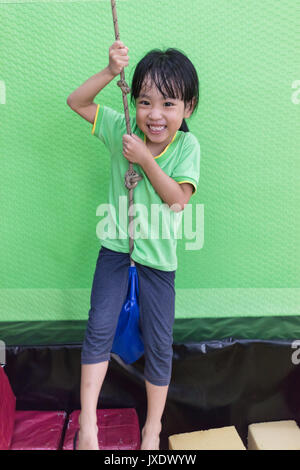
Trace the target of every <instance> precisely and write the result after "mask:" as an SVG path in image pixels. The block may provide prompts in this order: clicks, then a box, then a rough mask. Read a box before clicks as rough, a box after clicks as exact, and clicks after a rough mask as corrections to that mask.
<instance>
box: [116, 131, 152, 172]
mask: <svg viewBox="0 0 300 470" xmlns="http://www.w3.org/2000/svg"><path fill="white" fill-rule="evenodd" d="M123 155H124V157H125V158H127V160H128V161H129V162H131V163H138V164H139V165H141V166H143V164H144V162H145V161H146V160H147V159H148V158H150V157H152V155H151V153H150V150H149V149H148V148H147V146H146V145H145V143H144V142H143V141H142V139H140V138H139V137H138V136H137V135H135V134H132V135H129V134H124V135H123Z"/></svg>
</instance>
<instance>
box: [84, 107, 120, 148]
mask: <svg viewBox="0 0 300 470" xmlns="http://www.w3.org/2000/svg"><path fill="white" fill-rule="evenodd" d="M125 133H126V122H125V116H124V114H121V113H118V112H117V111H115V110H114V109H112V108H109V107H108V106H104V105H103V104H98V105H97V110H96V114H95V120H94V125H93V129H92V135H94V136H95V137H98V139H100V140H101V142H103V143H104V144H105V146H106V147H107V148H108V149H109V150H110V151H111V152H113V151H114V148H115V146H116V145H120V142H119V139H121V141H122V135H123V134H125Z"/></svg>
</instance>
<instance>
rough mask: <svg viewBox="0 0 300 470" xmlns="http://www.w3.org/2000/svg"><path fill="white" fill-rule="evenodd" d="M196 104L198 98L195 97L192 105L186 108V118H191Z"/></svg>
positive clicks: (189, 104)
mask: <svg viewBox="0 0 300 470" xmlns="http://www.w3.org/2000/svg"><path fill="white" fill-rule="evenodd" d="M195 104H196V98H195V97H194V98H193V99H192V101H190V103H188V104H187V105H186V107H185V108H184V118H185V119H187V118H189V117H190V116H191V114H192V112H193V111H194V107H195Z"/></svg>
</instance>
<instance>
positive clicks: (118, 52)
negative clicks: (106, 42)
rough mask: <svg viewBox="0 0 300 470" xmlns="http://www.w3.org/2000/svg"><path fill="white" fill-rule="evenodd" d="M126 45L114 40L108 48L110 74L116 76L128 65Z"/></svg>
mask: <svg viewBox="0 0 300 470" xmlns="http://www.w3.org/2000/svg"><path fill="white" fill-rule="evenodd" d="M127 53H128V47H126V46H125V45H124V44H123V42H122V41H115V42H114V43H113V44H112V45H111V46H110V48H109V65H108V68H109V70H110V72H111V73H112V75H114V76H117V75H119V74H120V73H121V70H122V69H123V68H124V67H127V66H128V63H129V57H128V55H127Z"/></svg>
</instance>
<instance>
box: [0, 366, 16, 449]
mask: <svg viewBox="0 0 300 470" xmlns="http://www.w3.org/2000/svg"><path fill="white" fill-rule="evenodd" d="M15 409H16V397H15V396H14V394H13V391H12V389H11V386H10V383H9V381H8V378H7V376H6V374H5V372H4V370H3V368H2V367H1V366H0V450H8V449H9V448H10V443H11V440H12V435H13V430H14V422H15Z"/></svg>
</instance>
